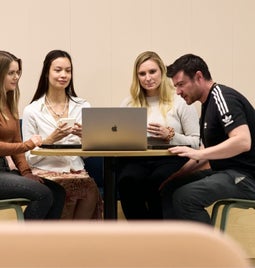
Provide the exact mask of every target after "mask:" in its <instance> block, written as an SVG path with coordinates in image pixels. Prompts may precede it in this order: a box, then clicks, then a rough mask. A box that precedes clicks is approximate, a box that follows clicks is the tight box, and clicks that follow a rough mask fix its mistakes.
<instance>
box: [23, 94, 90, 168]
mask: <svg viewBox="0 0 255 268" xmlns="http://www.w3.org/2000/svg"><path fill="white" fill-rule="evenodd" d="M72 99H73V100H74V101H73V100H69V111H68V117H70V118H71V117H72V118H75V119H76V122H77V123H80V124H81V122H82V115H81V109H82V108H83V107H90V104H89V103H88V102H87V101H85V100H83V99H81V98H77V97H72ZM56 128H57V122H56V120H55V119H54V118H53V116H52V115H51V113H50V112H49V110H48V109H47V106H46V104H45V96H43V97H41V98H40V99H38V100H36V101H34V102H32V103H31V104H29V105H28V106H26V107H25V109H24V112H23V119H22V134H23V139H24V140H28V139H29V138H30V137H31V136H32V135H34V134H38V135H41V136H42V139H46V138H47V137H48V136H49V135H50V134H51V133H52V132H53V131H54V130H55V129H56ZM61 143H65V144H73V143H81V140H80V138H79V137H78V136H76V135H73V134H70V135H68V136H66V137H64V138H63V139H61V140H59V141H57V142H55V144H61ZM26 158H27V161H28V163H29V165H30V166H31V167H36V168H40V169H44V170H50V171H56V172H70V170H71V169H72V170H82V169H84V163H83V160H82V159H81V158H80V157H79V156H47V157H45V156H37V155H32V154H30V152H29V151H28V152H26Z"/></svg>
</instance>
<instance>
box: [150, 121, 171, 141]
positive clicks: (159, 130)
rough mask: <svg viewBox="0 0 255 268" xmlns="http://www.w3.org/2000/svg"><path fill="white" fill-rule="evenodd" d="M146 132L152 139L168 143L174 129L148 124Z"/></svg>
mask: <svg viewBox="0 0 255 268" xmlns="http://www.w3.org/2000/svg"><path fill="white" fill-rule="evenodd" d="M147 131H148V132H149V133H150V134H152V136H153V137H154V138H158V139H162V140H167V141H170V140H171V139H172V138H173V137H174V135H175V132H174V129H173V128H171V127H165V126H162V125H160V124H157V123H150V124H149V125H148V127H147Z"/></svg>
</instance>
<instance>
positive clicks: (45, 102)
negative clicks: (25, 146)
mask: <svg viewBox="0 0 255 268" xmlns="http://www.w3.org/2000/svg"><path fill="white" fill-rule="evenodd" d="M72 76H73V66H72V61H71V57H70V55H69V54H68V53H67V52H65V51H61V50H53V51H50V52H49V53H48V54H47V55H46V58H45V60H44V64H43V69H42V73H41V76H40V79H39V83H38V87H37V90H36V92H35V95H34V97H33V99H32V101H31V103H30V104H29V105H28V106H27V107H25V109H24V113H23V121H22V131H23V137H24V139H27V137H30V136H31V135H33V134H38V135H41V136H42V139H43V143H44V144H53V143H54V144H61V143H64V144H80V143H81V109H82V108H83V107H90V104H89V103H88V102H87V101H86V100H83V99H81V98H78V97H77V95H76V93H75V91H74V86H73V77H72ZM62 118H74V119H75V121H76V123H75V124H74V125H73V126H68V125H67V124H66V123H61V119H62ZM26 157H27V160H28V162H29V164H30V166H31V168H32V171H33V174H36V175H38V176H40V177H44V178H48V179H52V180H54V181H56V182H58V183H60V184H61V185H62V186H63V187H64V188H65V190H66V194H67V198H66V203H65V207H64V210H63V214H62V218H64V219H101V218H102V200H101V197H100V194H99V191H98V187H97V185H96V183H95V181H94V180H93V179H92V178H91V177H90V176H89V174H88V173H87V172H86V170H85V169H84V162H83V160H82V159H81V158H80V157H78V156H47V157H44V156H36V155H32V154H31V153H30V152H27V153H26Z"/></svg>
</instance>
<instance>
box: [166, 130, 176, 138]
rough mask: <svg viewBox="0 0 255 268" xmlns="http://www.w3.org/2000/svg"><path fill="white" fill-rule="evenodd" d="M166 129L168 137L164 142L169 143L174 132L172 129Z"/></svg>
mask: <svg viewBox="0 0 255 268" xmlns="http://www.w3.org/2000/svg"><path fill="white" fill-rule="evenodd" d="M167 129H168V135H167V137H166V140H167V141H170V140H172V139H173V137H174V135H175V132H174V129H173V128H172V127H167Z"/></svg>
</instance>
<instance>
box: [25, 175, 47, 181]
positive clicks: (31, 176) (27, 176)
mask: <svg viewBox="0 0 255 268" xmlns="http://www.w3.org/2000/svg"><path fill="white" fill-rule="evenodd" d="M24 177H26V178H29V179H31V180H33V181H37V182H40V183H44V180H43V179H42V178H41V177H39V176H37V175H33V174H32V173H27V174H25V175H24Z"/></svg>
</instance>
